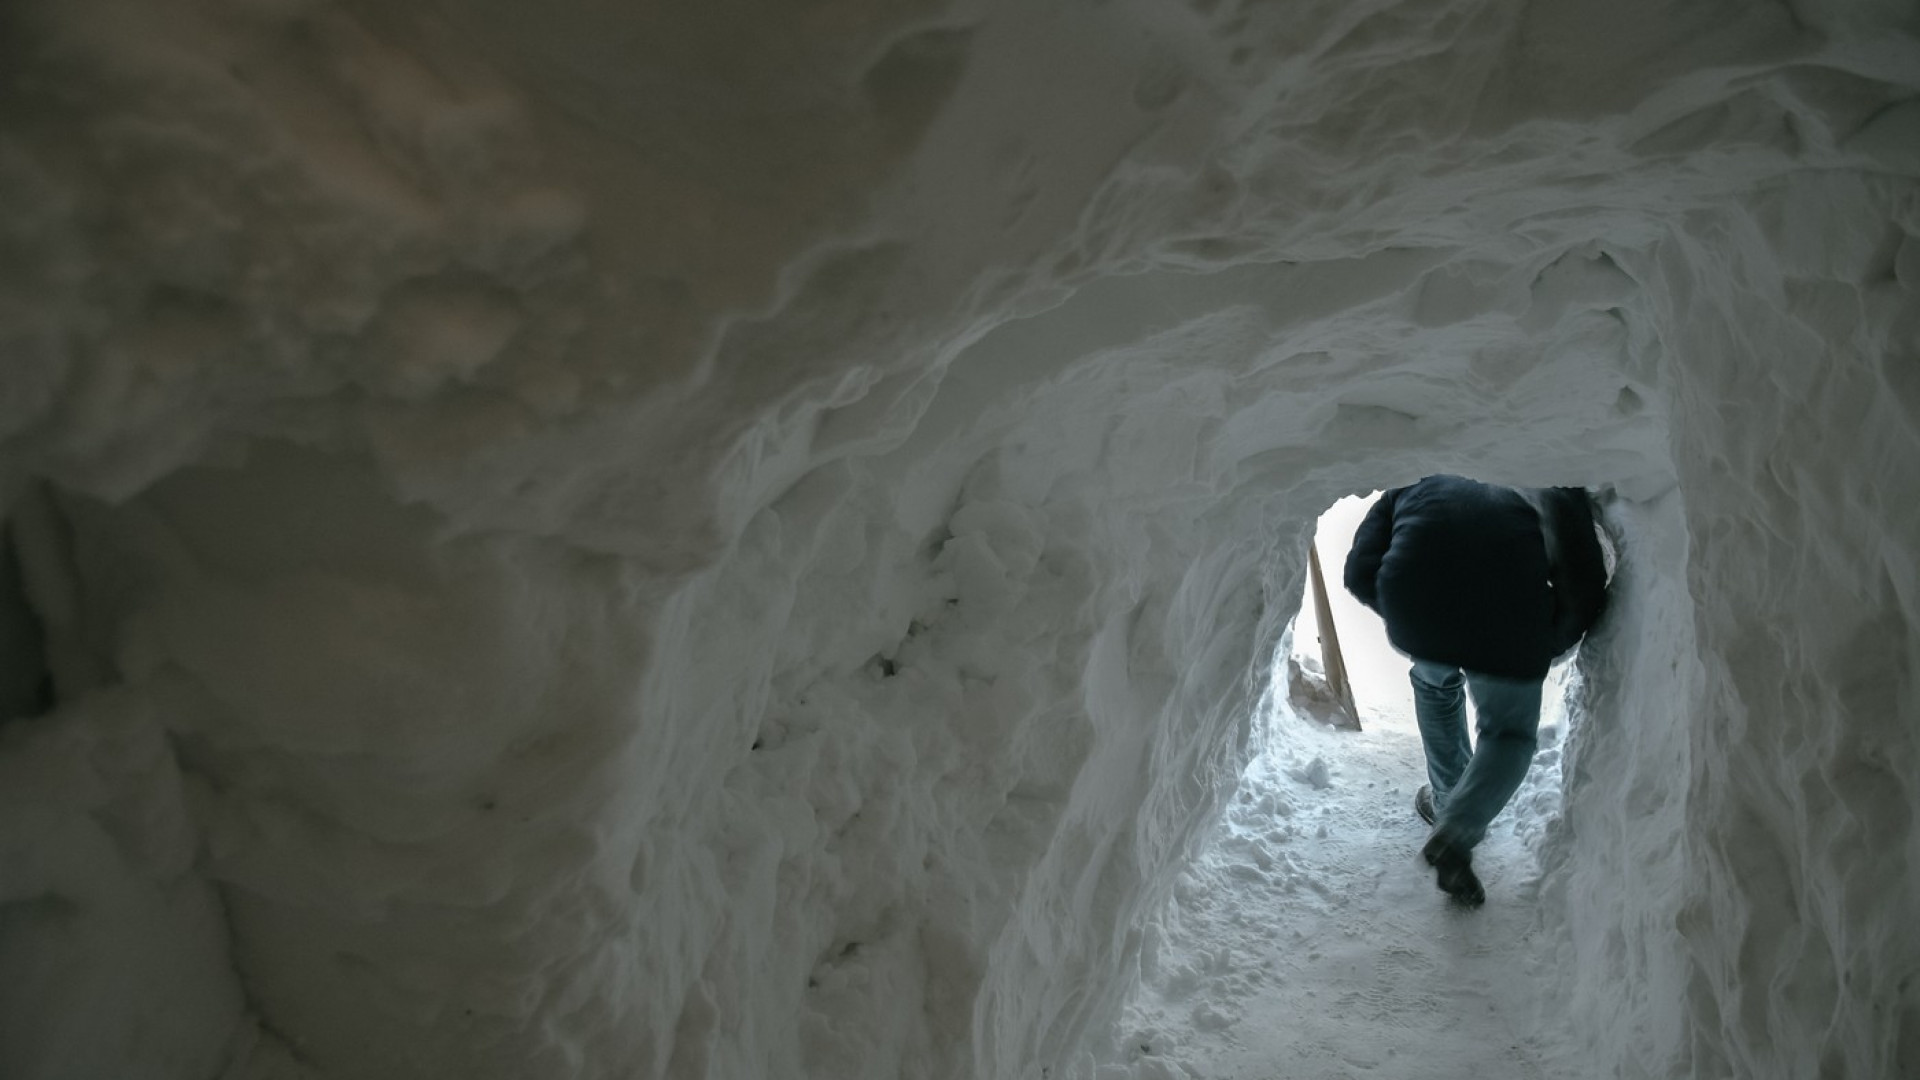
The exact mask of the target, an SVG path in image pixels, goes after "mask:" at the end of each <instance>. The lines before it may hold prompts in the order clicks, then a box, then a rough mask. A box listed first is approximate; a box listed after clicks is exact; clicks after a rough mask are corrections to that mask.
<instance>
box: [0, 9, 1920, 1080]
mask: <svg viewBox="0 0 1920 1080" xmlns="http://www.w3.org/2000/svg"><path fill="white" fill-rule="evenodd" d="M683 7H684V8H685V10H678V11H674V12H672V13H666V12H665V11H664V9H663V10H661V11H655V10H653V9H652V8H651V7H649V6H647V5H638V6H632V7H631V8H630V9H629V8H628V7H620V6H609V5H596V4H547V5H538V6H537V8H535V7H529V6H526V5H517V4H509V3H504V2H488V3H476V4H461V5H454V4H441V5H435V4H418V5H354V4H347V5H334V4H324V3H313V2H303V0H259V2H243V0H224V2H212V0H209V2H204V3H186V2H178V3H114V2H106V0H84V2H73V0H69V2H64V3H48V2H23V3H16V4H14V5H12V6H11V7H10V8H9V9H8V12H7V14H6V16H5V19H6V28H5V29H6V33H5V35H4V40H5V44H4V46H0V48H3V49H4V50H5V53H4V55H5V64H4V67H3V70H4V75H3V76H0V77H3V78H4V79H5V92H4V94H0V237H4V245H3V246H0V270H4V273H3V274H0V350H4V356H0V363H4V370H5V376H4V378H5V383H4V392H3V393H0V440H3V441H0V453H3V454H4V456H3V457H0V485H4V486H3V487H0V493H4V495H5V501H4V505H5V508H6V519H7V524H8V530H9V536H10V541H11V545H12V548H13V550H14V551H15V552H17V557H18V563H19V568H20V574H21V582H22V587H23V590H24V597H23V598H14V599H10V600H8V601H7V602H8V604H9V605H11V607H10V611H9V612H8V621H7V625H8V626H10V627H11V626H24V627H27V628H28V629H29V630H31V633H24V634H23V635H10V638H9V639H10V640H12V639H13V638H14V637H18V638H19V640H22V641H32V640H33V639H35V638H36V637H37V638H38V639H40V640H41V641H43V642H44V663H45V666H46V668H47V670H48V671H49V672H50V674H51V680H52V688H53V701H54V704H53V706H52V707H51V708H50V709H49V710H47V711H46V712H45V713H44V714H43V715H38V716H19V717H15V718H10V719H8V720H7V721H6V722H5V723H4V724H0V867H3V868H4V875H3V876H0V968H3V969H4V971H5V972H6V976H5V978H4V979H0V1072H4V1073H5V1074H6V1075H8V1076H15V1075H18V1076H30V1077H89V1076H99V1075H115V1074H122V1073H125V1072H127V1071H128V1069H130V1068H133V1067H134V1063H137V1065H138V1068H139V1069H142V1070H144V1071H145V1074H146V1075H153V1076H164V1077H175V1076H177V1077H204V1076H209V1075H227V1076H233V1077H288V1078H293V1077H299V1078H323V1077H422V1076H442V1075H460V1076H472V1077H495V1076H497V1077H524V1076H607V1077H616V1076H619V1077H625V1076H648V1077H651V1076H673V1077H708V1076H710V1077H752V1076H763V1075H764V1076H771V1075H810V1076H822V1077H825V1076H833V1077H858V1076H866V1077H875V1078H880V1077H897V1076H922V1075H924V1076H938V1077H994V1078H1000V1077H1012V1076H1038V1075H1042V1074H1043V1070H1044V1071H1045V1073H1046V1074H1048V1075H1064V1074H1065V1073H1066V1072H1067V1071H1069V1070H1073V1069H1077V1068H1084V1067H1085V1066H1086V1062H1087V1057H1086V1054H1085V1051H1086V1048H1087V1047H1088V1045H1089V1043H1090V1040H1092V1039H1093V1038H1094V1037H1095V1036H1097V1034H1098V1033H1099V1031H1100V1029H1101V1025H1103V1024H1104V1023H1105V1022H1106V1021H1107V1020H1108V1019H1110V1017H1111V1015H1112V1011H1113V1009H1114V1007H1115V1005H1116V1003H1117V1002H1118V1001H1119V1000H1120V998H1121V996H1122V995H1123V994H1124V992H1125V991H1126V989H1127V986H1128V980H1129V978H1130V975H1129V972H1130V970H1131V967H1132V965H1133V963H1134V960H1135V952H1136V948H1137V944H1136V940H1135V937H1134V928H1135V927H1136V926H1137V925H1138V924H1139V919H1140V917H1141V916H1142V915H1143V913H1145V912H1147V911H1150V910H1151V909H1153V908H1154V907H1155V906H1156V905H1158V904H1159V903H1160V902H1161V900H1163V899H1164V897H1165V894H1166V889H1167V888H1168V885H1169V883H1170V881H1171V878H1172V875H1173V874H1174V873H1175V872H1176V871H1177V869H1178V867H1179V865H1180V862H1181V860H1182V858H1183V857H1184V856H1185V855H1186V853H1187V851H1188V849H1189V845H1190V843H1191V840H1192V838H1193V837H1194V836H1195V835H1196V832H1197V830H1199V829H1200V828H1201V827H1203V826H1204V825H1205V823H1206V822H1207V821H1208V820H1209V817H1210V815H1211V814H1212V813H1213V812H1214V810H1215V808H1216V807H1217V804H1218V799H1219V797H1220V795H1221V793H1222V791H1223V790H1224V788H1225V787H1226V786H1227V785H1229V784H1230V783H1231V782H1232V778H1233V777H1234V775H1235V773H1236V771H1237V767H1238V765H1239V763H1240V762H1241V761H1242V760H1243V759H1244V754H1245V750H1246V745H1245V744H1246V738H1247V734H1246V719H1247V714H1248V708H1249V705H1250V704H1251V701H1252V699H1253V697H1254V695H1256V694H1257V693H1258V691H1259V689H1260V687H1259V686H1258V685H1257V681H1256V680H1257V677H1258V676H1259V675H1262V674H1264V672H1265V670H1266V661H1267V653H1268V652H1269V651H1270V650H1271V648H1272V647H1273V645H1274V644H1275V642H1276V640H1277V638H1278V636H1279V633H1280V630H1281V628H1282V625H1283V623H1284V620H1285V619H1286V618H1287V617H1289V616H1290V615H1291V613H1292V612H1293V611H1294V610H1295V608H1296V607H1297V602H1298V598H1299V593H1300V581H1301V576H1302V572H1303V566H1302V562H1303V558H1302V554H1301V552H1300V550H1299V545H1300V544H1301V543H1302V542H1303V540H1304V537H1305V535H1306V532H1307V530H1308V529H1309V528H1310V525H1311V522H1312V520H1313V518H1314V516H1315V515H1316V514H1317V513H1318V512H1319V511H1320V510H1321V509H1322V508H1324V507H1325V506H1326V505H1327V504H1328V503H1329V502H1330V501H1331V500H1332V499H1333V498H1335V497H1336V496H1338V495H1340V494H1342V493H1345V492H1348V491H1352V490H1356V489H1364V488H1367V487H1373V486H1383V485H1388V484H1395V483H1402V482H1406V481H1409V480H1411V479H1413V478H1415V477H1417V476H1419V475H1421V474H1423V473H1426V472H1431V471H1441V470H1445V471H1456V472H1470V473H1473V474H1476V475H1479V476H1481V477H1483V478H1486V479H1490V480H1498V481H1507V482H1523V483H1546V482H1555V483H1579V484H1588V485H1593V486H1607V487H1609V488H1610V489H1611V490H1612V491H1613V493H1614V495H1613V497H1612V506H1611V509H1610V517H1611V519H1612V520H1613V521H1614V522H1615V523H1616V525H1617V526H1618V527H1619V528H1621V530H1622V532H1623V536H1624V537H1626V540H1625V546H1624V551H1623V563H1622V566H1623V569H1622V579H1621V589H1620V593H1621V599H1620V602H1619V604H1618V605H1617V606H1616V610H1615V612H1614V614H1613V616H1612V617H1611V619H1610V621H1609V623H1608V624H1607V625H1606V626H1605V627H1604V628H1603V629H1602V631H1601V632H1600V633H1599V634H1598V635H1597V636H1596V638H1595V640H1594V641H1593V642H1592V643H1591V644H1590V646H1589V647H1588V650H1587V654H1586V657H1585V660H1584V662H1585V663H1586V664H1587V665H1588V666H1589V668H1590V669H1591V673H1592V677H1591V678H1590V679H1589V680H1588V685H1589V686H1590V687H1591V698H1590V700H1589V701H1588V703H1587V705H1588V715H1587V717H1586V720H1585V722H1584V723H1583V724H1582V725H1581V726H1580V727H1579V728H1578V729H1577V731H1576V733H1575V735H1574V738H1573V742H1572V744H1571V745H1570V746H1569V788H1568V792H1567V801H1566V807H1565V812H1564V814H1563V815H1562V817H1561V818H1560V820H1559V821H1558V822H1557V823H1556V825H1555V826H1554V830H1555V831H1554V838H1553V841H1552V843H1551V844H1550V845H1549V850H1548V857H1549V858H1550V860H1551V867H1552V877H1551V879H1550V880H1551V881H1552V882H1553V883H1554V887H1553V888H1551V889H1549V890H1548V891H1547V901H1548V907H1547V910H1546V918H1547V919H1548V920H1549V921H1550V923H1551V924H1553V925H1555V926H1558V927H1560V928H1562V932H1563V936H1564V944H1563V948H1564V950H1565V952H1566V955H1567V958H1568V962H1567V964H1565V965H1564V970H1565V975H1566V980H1567V981H1566V985H1565V986H1564V987H1563V988H1561V989H1562V991H1563V992H1564V994H1565V995H1566V997H1567V1000H1568V1002H1569V1006H1570V1008H1571V1009H1572V1015H1573V1016H1574V1017H1575V1020H1576V1024H1577V1025H1578V1026H1579V1028H1580V1030H1581V1031H1582V1033H1583V1034H1584V1036H1585V1037H1586V1038H1588V1039H1589V1040H1590V1041H1591V1042H1592V1044H1593V1053H1594V1058H1595V1060H1596V1062H1598V1063H1599V1066H1600V1068H1601V1070H1602V1071H1606V1072H1612V1073H1617V1074H1619V1075H1624V1076H1667V1075H1675V1074H1687V1073H1691V1074H1697V1075H1709V1076H1711V1075H1739V1076H1782V1077H1784V1076H1802V1075H1813V1074H1819V1073H1821V1072H1823V1071H1830V1072H1832V1073H1834V1074H1836V1075H1859V1076H1870V1075H1895V1074H1899V1073H1900V1072H1902V1071H1912V1070H1913V1069H1914V1068H1915V1067H1916V1062H1917V1061H1920V986H1916V984H1915V982H1914V975H1915V972H1916V969H1920V935H1917V934H1916V933H1915V931H1914V929H1913V927H1912V925H1911V920H1910V918H1909V916H1908V911H1909V909H1910V907H1911V905H1912V901H1913V899H1914V898H1915V897H1916V896H1920V881H1917V880H1916V875H1917V874H1920V870H1917V869H1916V867H1920V832H1916V830H1915V827H1914V824H1915V823H1914V816H1915V810H1916V807H1920V789H1917V788H1916V784H1920V781H1916V780H1915V777H1916V776H1920V768H1917V767H1916V766H1920V762H1916V760H1915V756H1916V753H1915V752H1916V742H1915V740H1916V736H1915V729H1914V724H1913V718H1914V717H1915V716H1920V700H1916V697H1917V696H1920V692H1917V691H1916V688H1915V685H1914V672H1915V671H1916V670H1920V642H1917V641H1916V639H1915V638H1914V637H1913V635H1912V630H1911V627H1912V624H1913V622H1914V619H1915V616H1916V614H1920V580H1916V556H1915V543H1916V536H1917V535H1920V522H1917V521H1916V517H1915V515H1916V514H1920V510H1916V507H1920V469H1916V468H1915V467H1914V466H1915V462H1916V461H1920V295H1916V293H1917V292H1920V179H1917V178H1920V96H1916V86H1915V83H1916V80H1917V77H1916V74H1915V73H1916V72H1920V49H1917V48H1916V32H1917V31H1916V27H1915V26H1914V24H1913V16H1912V14H1911V11H1910V10H1909V9H1908V7H1907V5H1904V4H1897V3H1887V4H1878V5H1874V4H1854V5H1821V4H1811V5H1795V6H1793V7H1791V8H1789V7H1787V6H1781V5H1760V4H1751V5H1750V4H1733V3H1729V4H1695V3H1687V4H1682V3H1670V4H1665V5H1662V4H1658V3H1635V4H1630V5H1627V6H1625V7H1623V6H1622V5H1619V4H1606V5H1602V4H1597V3H1590V2H1566V3H1536V4H1529V5H1517V4H1505V3H1467V2H1453V3H1446V2H1436V3H1397V4H1396V3H1370V4H1358V5H1356V4H1350V3H1320V4H1314V3H1299V4H1287V5H1259V4H1241V3H1236V2H1234V0H1219V2H1212V3H1207V2H1196V3H1192V4H1185V5H1183V4H1175V3H1156V2H1148V0H1131V2H1119V0H1116V2H1111V3H1105V4H1096V3H1068V2H1059V3H1046V4H1036V3H1014V2H1004V3H962V4H952V5H946V6H942V5H937V4H932V3H927V4H915V5H903V4H891V3H890V4H881V3H875V2H853V0H850V2H840V3H826V4H813V5H804V6H803V5H791V4H777V3H749V2H744V0H743V2H738V3H727V4H713V5H699V6H693V7H687V6H684V5H683ZM36 651H38V650H37V648H36V647H35V646H32V645H28V646H23V647H22V648H21V649H19V650H17V652H18V653H19V654H20V655H19V656H17V657H14V658H10V660H12V661H17V662H16V663H15V664H14V670H16V671H25V672H26V675H25V676H23V677H22V678H21V679H15V678H13V676H12V674H10V675H9V679H8V681H7V683H6V685H7V686H8V687H9V688H10V690H9V693H8V700H9V702H18V703H27V704H15V706H14V709H15V711H17V712H31V711H33V708H34V707H37V706H36V705H34V704H32V703H35V702H36V701H37V698H36V696H35V694H34V693H32V692H28V691H24V690H23V691H21V692H20V693H13V692H12V690H11V688H12V687H14V686H16V685H20V686H31V685H33V684H34V683H35V680H36V679H37V674H36V673H37V672H38V671H39V664H40V662H41V661H40V659H39V658H37V657H35V656H32V655H30V654H33V653H35V652H36Z"/></svg>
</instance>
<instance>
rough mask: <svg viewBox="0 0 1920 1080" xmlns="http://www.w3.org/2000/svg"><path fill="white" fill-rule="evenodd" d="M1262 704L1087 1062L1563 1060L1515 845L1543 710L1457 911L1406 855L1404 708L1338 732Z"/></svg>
mask: <svg viewBox="0 0 1920 1080" xmlns="http://www.w3.org/2000/svg"><path fill="white" fill-rule="evenodd" d="M1548 693H1549V697H1550V698H1552V697H1555V696H1557V695H1556V691H1555V690H1554V688H1553V687H1551V686H1550V687H1549V692H1548ZM1281 708H1282V710H1283V711H1282V712H1281V713H1280V714H1279V715H1277V716H1276V717H1274V718H1273V720H1272V723H1274V724H1275V725H1276V727H1275V729H1274V730H1273V732H1272V734H1271V739H1270V745H1269V748H1268V749H1267V750H1266V752H1264V753H1263V754H1261V755H1260V756H1259V757H1258V758H1257V759H1256V760H1255V761H1254V762H1253V764H1252V765H1251V766H1250V767H1249V769H1248V771H1247V775H1246V778H1245V780H1244V782H1243V784H1242V787H1241V790H1240V792H1239V793H1238V795H1237V796H1236V798H1235V801H1234V803H1233V805H1232V807H1231V809H1230V810H1229V811H1228V814H1227V816H1226V820H1224V821H1223V822H1222V823H1221V826H1220V829H1219V830H1218V832H1217V834H1216V837H1215V839H1214V841H1213V842H1212V843H1211V845H1210V846H1209V849H1208V850H1207V851H1206V852H1204V853H1203V854H1202V855H1201V857H1200V858H1199V859H1198V860H1196V862H1195V864H1194V866H1193V867H1192V868H1191V869H1190V870H1189V871H1188V872H1187V874H1186V875H1185V877H1184V878H1183V879H1182V880H1181V882H1180V883H1179V885H1178V886H1177V891H1176V899H1175V903H1174V904H1173V905H1171V907H1170V910H1169V912H1168V914H1167V916H1166V918H1165V920H1164V921H1163V923H1162V924H1161V925H1160V926H1159V927H1157V928H1156V930H1155V933H1154V934H1153V935H1152V940H1151V943H1150V944H1149V946H1148V950H1147V958H1146V960H1145V968H1146V970H1145V981H1144V986H1143V989H1142V990H1141V992H1140V994H1139V996H1138V998H1137V999H1136V1001H1135V1002H1134V1004H1133V1005H1132V1007H1131V1008H1130V1009H1129V1010H1128V1014H1127V1021H1126V1024H1125V1025H1124V1028H1123V1030H1124V1032H1125V1038H1124V1041H1123V1043H1122V1046H1121V1052H1122V1057H1123V1060H1125V1061H1126V1064H1125V1065H1124V1066H1119V1067H1116V1068H1113V1069H1112V1071H1111V1072H1108V1073H1105V1074H1104V1075H1110V1076H1130V1077H1136V1078H1156V1080H1157V1078H1161V1077H1202V1078H1206V1080H1282V1078H1285V1080H1293V1078H1298V1080H1326V1078H1335V1077H1356V1076H1364V1077H1369V1078H1379V1080H1394V1078H1401V1077H1406V1078H1413V1077H1421V1078H1434V1077H1438V1078H1449V1077H1456V1076H1457V1077H1467V1076H1498V1077H1502V1078H1557V1077H1570V1076H1573V1075H1575V1072H1574V1070H1573V1069H1572V1066H1571V1063H1570V1060H1569V1058H1570V1053H1569V1050H1568V1048H1567V1045H1566V1036H1565V1028H1564V1025H1563V1024H1562V1023H1561V1022H1560V1020H1559V1018H1558V1017H1556V1016H1554V1015H1551V1011H1550V1006H1548V1005H1546V1004H1545V1002H1546V1001H1547V1000H1548V999H1549V998H1550V997H1551V996H1552V995H1550V994H1548V993H1547V992H1546V989H1547V987H1548V986H1549V985H1550V984H1551V979H1548V978H1543V970H1544V967H1545V965H1546V964H1547V962H1548V956H1549V954H1550V945H1551V943H1550V942H1549V941H1548V940H1547V935H1546V934H1545V933H1544V932H1543V931H1541V930H1540V929H1539V920H1538V918H1537V917H1536V911H1537V905H1536V902H1535V901H1536V893H1537V890H1538V886H1539V880H1538V869H1537V859H1536V857H1535V854H1534V848H1535V844H1536V842H1537V841H1538V839H1539V838H1540V836H1541V835H1542V833H1543V831H1544V829H1545V826H1546V822H1547V820H1548V817H1549V815H1550V814H1551V812H1552V810H1553V807H1554V805H1555V802H1556V799H1557V794H1556V793H1557V790H1558V784H1559V746H1558V742H1557V725H1555V724H1554V723H1552V720H1553V714H1552V713H1551V712H1549V720H1548V723H1547V724H1545V725H1543V728H1542V739H1541V753H1540V756H1539V758H1538V759H1536V762H1535V767H1534V769H1533V770H1532V773H1531V774H1530V775H1529V777H1528V780H1527V783H1526V785H1525V786H1524V787H1522V788H1521V790H1520V792H1519V794H1518V795H1517V796H1516V797H1515V799H1514V802H1513V803H1512V804H1511V805H1509V807H1508V809H1507V810H1506V812H1504V813H1503V814H1502V815H1501V817H1500V818H1499V819H1498V820H1497V821H1496V822H1495V823H1494V828H1493V831H1492V833H1491V834H1490V835H1489V836H1488V838H1487V840H1486V842H1485V843H1484V844H1483V845H1482V847H1481V848H1480V849H1479V851H1478V853H1477V854H1476V858H1475V865H1476V868H1477V869H1478V870H1479V872H1480V875H1481V878H1482V880H1483V881H1484V882H1485V884H1486V887H1487V903H1486V906H1485V907H1483V908H1481V909H1479V910H1477V911H1468V910H1463V909H1461V908H1458V907H1454V906H1452V905H1450V904H1449V903H1448V902H1447V901H1446V898H1445V897H1444V896H1442V895H1441V894H1440V893H1439V892H1438V891H1437V890H1436V889H1435V888H1434V885H1433V881H1432V874H1431V872H1430V871H1429V870H1427V868H1426V866H1425V865H1424V864H1423V863H1422V862H1421V861H1420V859H1419V855H1418V849H1419V846H1420V844H1421V842H1422V840H1424V838H1425V836H1426V829H1425V826H1424V825H1423V823H1422V822H1420V820H1419V819H1418V818H1416V817H1415V816H1414V813H1413V810H1412V799H1413V792H1414V790H1415V789H1416V788H1417V787H1418V786H1419V784H1420V783H1421V782H1422V780H1423V778H1424V777H1423V766H1422V763H1421V757H1420V746H1419V739H1418V736H1417V735H1416V734H1415V733H1414V732H1413V731H1412V730H1411V726H1410V724H1409V723H1406V722H1405V721H1404V718H1399V719H1400V720H1401V722H1400V723H1390V724H1380V723H1374V724H1372V725H1371V726H1370V728H1369V730H1368V731H1365V732H1362V733H1358V734H1353V733H1339V732H1334V731H1331V730H1328V729H1326V728H1323V727H1321V726H1319V725H1317V724H1314V723H1312V722H1311V721H1308V720H1305V719H1302V718H1300V717H1298V716H1297V715H1295V714H1293V713H1292V712H1291V711H1286V710H1285V707H1284V706H1282V707H1281ZM1375 719H1376V720H1377V719H1378V718H1375Z"/></svg>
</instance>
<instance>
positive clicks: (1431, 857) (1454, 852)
mask: <svg viewBox="0 0 1920 1080" xmlns="http://www.w3.org/2000/svg"><path fill="white" fill-rule="evenodd" d="M1420 857H1421V858H1424V859H1426V860H1427V865H1428V866H1431V867H1433V869H1434V884H1436V885H1438V886H1440V891H1441V892H1443V893H1446V894H1447V895H1448V896H1451V897H1453V899H1454V901H1455V902H1456V903H1459V904H1463V905H1465V906H1467V907H1479V906H1480V905H1481V904H1484V903H1486V902H1487V890H1485V889H1483V888H1481V887H1480V879H1479V878H1477V877H1475V876H1474V873H1473V855H1472V853H1470V852H1469V851H1467V849H1466V848H1463V847H1457V846H1455V845H1454V844H1452V843H1450V842H1448V840H1447V839H1446V837H1444V836H1441V835H1440V834H1439V833H1434V834H1433V835H1432V836H1430V837H1428V838H1427V846H1426V847H1423V848H1421V849H1420Z"/></svg>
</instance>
